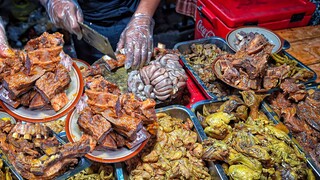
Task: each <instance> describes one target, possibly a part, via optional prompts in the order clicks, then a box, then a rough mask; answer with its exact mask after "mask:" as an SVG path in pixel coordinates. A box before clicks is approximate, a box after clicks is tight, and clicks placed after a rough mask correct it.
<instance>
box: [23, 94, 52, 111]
mask: <svg viewBox="0 0 320 180" xmlns="http://www.w3.org/2000/svg"><path fill="white" fill-rule="evenodd" d="M29 108H30V109H31V110H36V109H52V107H51V106H50V104H48V103H47V102H46V101H45V99H44V98H43V97H42V96H41V95H40V93H38V92H36V94H35V95H34V97H33V98H32V100H31V102H30V104H29Z"/></svg>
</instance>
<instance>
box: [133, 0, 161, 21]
mask: <svg viewBox="0 0 320 180" xmlns="http://www.w3.org/2000/svg"><path fill="white" fill-rule="evenodd" d="M159 2H160V0H141V1H140V3H139V6H138V8H137V10H136V12H135V14H145V15H148V16H150V17H152V16H153V14H154V12H155V11H156V9H157V7H158V5H159Z"/></svg>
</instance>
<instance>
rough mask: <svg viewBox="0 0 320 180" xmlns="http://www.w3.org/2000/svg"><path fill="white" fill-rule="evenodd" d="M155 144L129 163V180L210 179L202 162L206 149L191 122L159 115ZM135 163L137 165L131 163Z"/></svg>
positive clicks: (163, 114)
mask: <svg viewBox="0 0 320 180" xmlns="http://www.w3.org/2000/svg"><path fill="white" fill-rule="evenodd" d="M157 117H158V122H159V128H158V130H157V136H156V138H155V139H154V142H153V143H151V144H149V145H148V147H147V148H146V149H145V150H144V152H143V153H142V155H141V156H140V157H139V158H136V157H135V158H134V159H131V160H129V161H128V162H127V163H128V164H127V165H128V166H127V167H128V168H129V171H130V176H129V178H130V179H211V176H210V174H209V172H208V168H207V167H206V164H205V162H204V161H203V160H202V159H201V156H202V154H203V147H202V145H201V144H200V143H199V142H198V140H197V139H198V135H197V133H196V132H194V131H193V123H192V121H191V120H190V119H186V120H182V119H178V118H174V117H171V116H169V115H168V114H166V113H158V114H157ZM131 161H136V162H131Z"/></svg>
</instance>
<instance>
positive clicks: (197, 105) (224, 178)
mask: <svg viewBox="0 0 320 180" xmlns="http://www.w3.org/2000/svg"><path fill="white" fill-rule="evenodd" d="M227 100H228V97H224V98H220V99H219V100H215V99H211V100H203V101H199V102H197V103H195V104H193V105H192V107H191V111H192V112H194V114H197V112H201V113H202V107H203V106H204V105H206V104H211V103H218V102H224V101H227ZM260 110H261V111H262V112H263V113H264V114H266V116H267V117H268V119H269V120H271V121H272V122H273V123H274V124H278V123H279V122H280V121H279V120H278V119H279V118H278V119H277V118H275V115H276V114H275V112H274V111H272V110H271V109H270V106H268V104H267V103H265V102H264V101H263V102H262V103H261V107H260ZM198 122H199V121H198ZM199 123H200V122H199ZM201 129H202V131H204V130H203V128H202V126H201ZM289 136H290V135H289ZM205 137H207V136H205ZM293 142H294V143H295V145H296V146H297V147H298V148H299V149H300V146H299V145H298V144H297V143H296V141H294V140H293ZM300 150H301V149H300ZM301 152H302V153H304V152H303V151H302V150H301ZM304 154H305V156H306V158H307V164H308V166H310V168H312V170H313V173H314V175H315V176H316V178H320V176H319V174H318V171H317V169H315V168H314V166H315V164H314V163H311V164H310V161H309V159H310V156H308V155H307V154H306V153H304ZM211 163H212V167H211V168H213V169H215V171H216V172H217V174H218V175H219V177H220V179H222V180H228V179H229V178H228V176H227V175H226V173H225V172H224V170H223V168H222V166H221V164H216V163H213V162H211Z"/></svg>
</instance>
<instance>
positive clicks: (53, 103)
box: [0, 32, 72, 111]
mask: <svg viewBox="0 0 320 180" xmlns="http://www.w3.org/2000/svg"><path fill="white" fill-rule="evenodd" d="M63 44H64V41H63V35H62V34H60V33H54V34H48V33H46V32H45V33H43V34H42V35H41V36H40V37H38V38H35V39H32V40H30V41H29V42H28V43H27V44H26V46H25V47H24V49H23V50H11V51H12V52H11V53H7V55H6V57H2V58H0V80H1V83H2V85H1V87H0V99H1V100H2V101H4V102H5V103H7V104H9V105H10V106H12V107H14V108H17V107H19V106H24V107H27V108H30V109H32V110H36V109H41V110H49V109H50V110H51V109H53V110H54V111H59V110H60V109H62V108H63V107H64V106H65V105H66V104H67V103H68V102H69V100H68V96H67V94H66V89H67V88H68V85H69V83H70V81H71V78H70V74H69V71H70V70H71V67H72V59H71V58H70V57H69V56H68V55H67V54H65V53H64V52H63V49H62V48H63Z"/></svg>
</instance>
